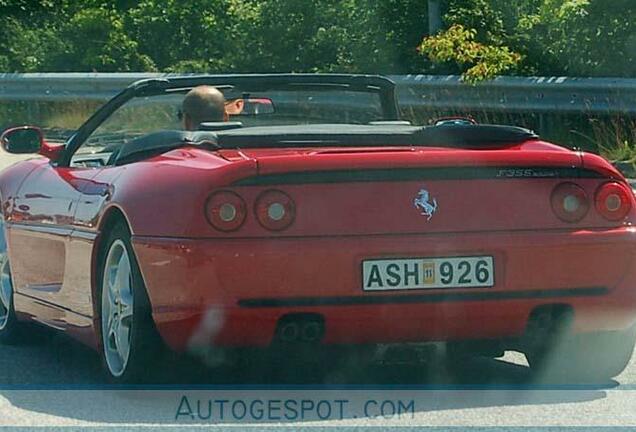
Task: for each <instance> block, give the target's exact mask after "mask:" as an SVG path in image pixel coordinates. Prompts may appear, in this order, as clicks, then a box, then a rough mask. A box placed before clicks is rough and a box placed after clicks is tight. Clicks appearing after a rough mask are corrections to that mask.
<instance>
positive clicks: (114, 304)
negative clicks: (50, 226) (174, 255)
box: [99, 225, 160, 383]
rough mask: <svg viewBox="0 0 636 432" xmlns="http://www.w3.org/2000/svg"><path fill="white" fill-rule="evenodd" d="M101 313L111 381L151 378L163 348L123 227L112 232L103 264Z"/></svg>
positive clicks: (120, 381)
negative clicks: (161, 347)
mask: <svg viewBox="0 0 636 432" xmlns="http://www.w3.org/2000/svg"><path fill="white" fill-rule="evenodd" d="M101 264H102V266H101V270H102V271H101V287H100V303H99V304H100V312H101V315H100V316H101V336H102V338H101V339H102V355H103V360H104V363H105V366H106V369H107V371H108V374H109V376H110V378H111V379H112V381H114V382H116V383H131V382H138V381H144V380H146V379H147V378H148V377H149V373H148V372H149V371H150V370H152V366H153V362H154V360H156V357H155V356H156V354H157V352H158V350H159V347H160V340H159V336H158V335H157V332H156V330H155V327H154V322H153V320H152V315H151V310H150V302H149V300H148V296H147V294H146V289H145V287H144V283H143V279H142V277H141V272H140V271H139V267H138V265H137V261H136V259H135V255H134V252H133V250H132V247H131V245H130V234H129V232H128V230H127V228H126V227H125V226H124V225H116V226H115V227H114V228H113V229H112V231H111V232H110V234H109V236H108V238H107V241H106V247H105V254H104V255H103V260H102V262H101Z"/></svg>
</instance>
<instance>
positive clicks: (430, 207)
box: [413, 189, 437, 221]
mask: <svg viewBox="0 0 636 432" xmlns="http://www.w3.org/2000/svg"><path fill="white" fill-rule="evenodd" d="M429 199H430V196H429V193H428V191H427V190H426V189H420V191H419V192H418V194H417V197H416V198H415V199H414V200H413V204H414V205H415V208H416V209H418V210H421V212H422V215H423V216H426V217H427V219H426V220H427V221H429V220H431V218H432V217H433V214H434V213H435V212H436V211H437V200H436V199H435V198H433V201H432V202H429Z"/></svg>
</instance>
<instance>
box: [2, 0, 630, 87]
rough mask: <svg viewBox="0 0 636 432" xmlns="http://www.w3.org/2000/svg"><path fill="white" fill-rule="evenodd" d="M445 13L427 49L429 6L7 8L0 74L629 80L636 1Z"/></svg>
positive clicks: (106, 4)
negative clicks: (383, 75)
mask: <svg viewBox="0 0 636 432" xmlns="http://www.w3.org/2000/svg"><path fill="white" fill-rule="evenodd" d="M442 6H443V7H442V9H443V10H444V22H445V28H446V30H445V31H443V32H442V33H441V34H439V35H434V36H433V37H432V38H428V37H427V36H429V35H427V30H428V29H427V26H428V9H427V1H426V0H110V1H108V0H82V1H79V0H78V1H75V0H0V70H1V71H5V72H37V71H71V70H74V71H103V72H106V71H132V70H136V71H151V70H160V71H172V72H224V73H231V72H272V71H297V72H311V71H340V72H375V73H461V72H463V73H465V77H466V79H467V80H469V81H476V80H480V79H484V78H489V77H492V76H493V75H496V74H501V73H518V74H524V75H527V74H539V75H571V76H577V75H578V76H580V75H584V76H633V75H634V72H635V70H634V64H636V1H634V0H611V1H609V0H442ZM458 26H459V27H458ZM459 29H462V30H461V31H460V30H459ZM423 40H424V42H423ZM418 47H419V48H420V50H419V51H418ZM449 50H450V52H449ZM422 54H424V55H422Z"/></svg>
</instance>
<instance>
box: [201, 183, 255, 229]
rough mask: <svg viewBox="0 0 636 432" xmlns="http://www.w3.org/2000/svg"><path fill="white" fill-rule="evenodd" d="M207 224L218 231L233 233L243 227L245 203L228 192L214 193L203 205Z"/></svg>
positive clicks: (245, 211)
mask: <svg viewBox="0 0 636 432" xmlns="http://www.w3.org/2000/svg"><path fill="white" fill-rule="evenodd" d="M205 216H206V217H207V219H208V222H210V224H211V225H212V226H213V227H214V228H216V229H217V230H219V231H225V232H227V231H235V230H237V229H239V228H240V227H241V225H243V222H245V217H246V216H247V207H246V205H245V201H243V198H241V197H240V196H239V195H237V194H235V193H234V192H230V191H219V192H215V193H213V194H212V195H210V197H209V198H208V200H207V202H206V203H205Z"/></svg>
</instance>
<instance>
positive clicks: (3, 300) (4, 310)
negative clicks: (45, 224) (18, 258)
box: [0, 216, 26, 345]
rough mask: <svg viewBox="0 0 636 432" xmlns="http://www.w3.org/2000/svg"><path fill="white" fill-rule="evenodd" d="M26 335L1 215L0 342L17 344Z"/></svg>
mask: <svg viewBox="0 0 636 432" xmlns="http://www.w3.org/2000/svg"><path fill="white" fill-rule="evenodd" d="M25 336H26V335H25V325H24V323H22V322H20V321H18V319H17V317H16V315H15V307H14V304H13V279H12V277H11V266H10V264H9V254H8V250H7V242H6V231H5V229H4V217H2V216H0V344H3V345H15V344H18V343H21V342H23V341H24V340H25Z"/></svg>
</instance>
